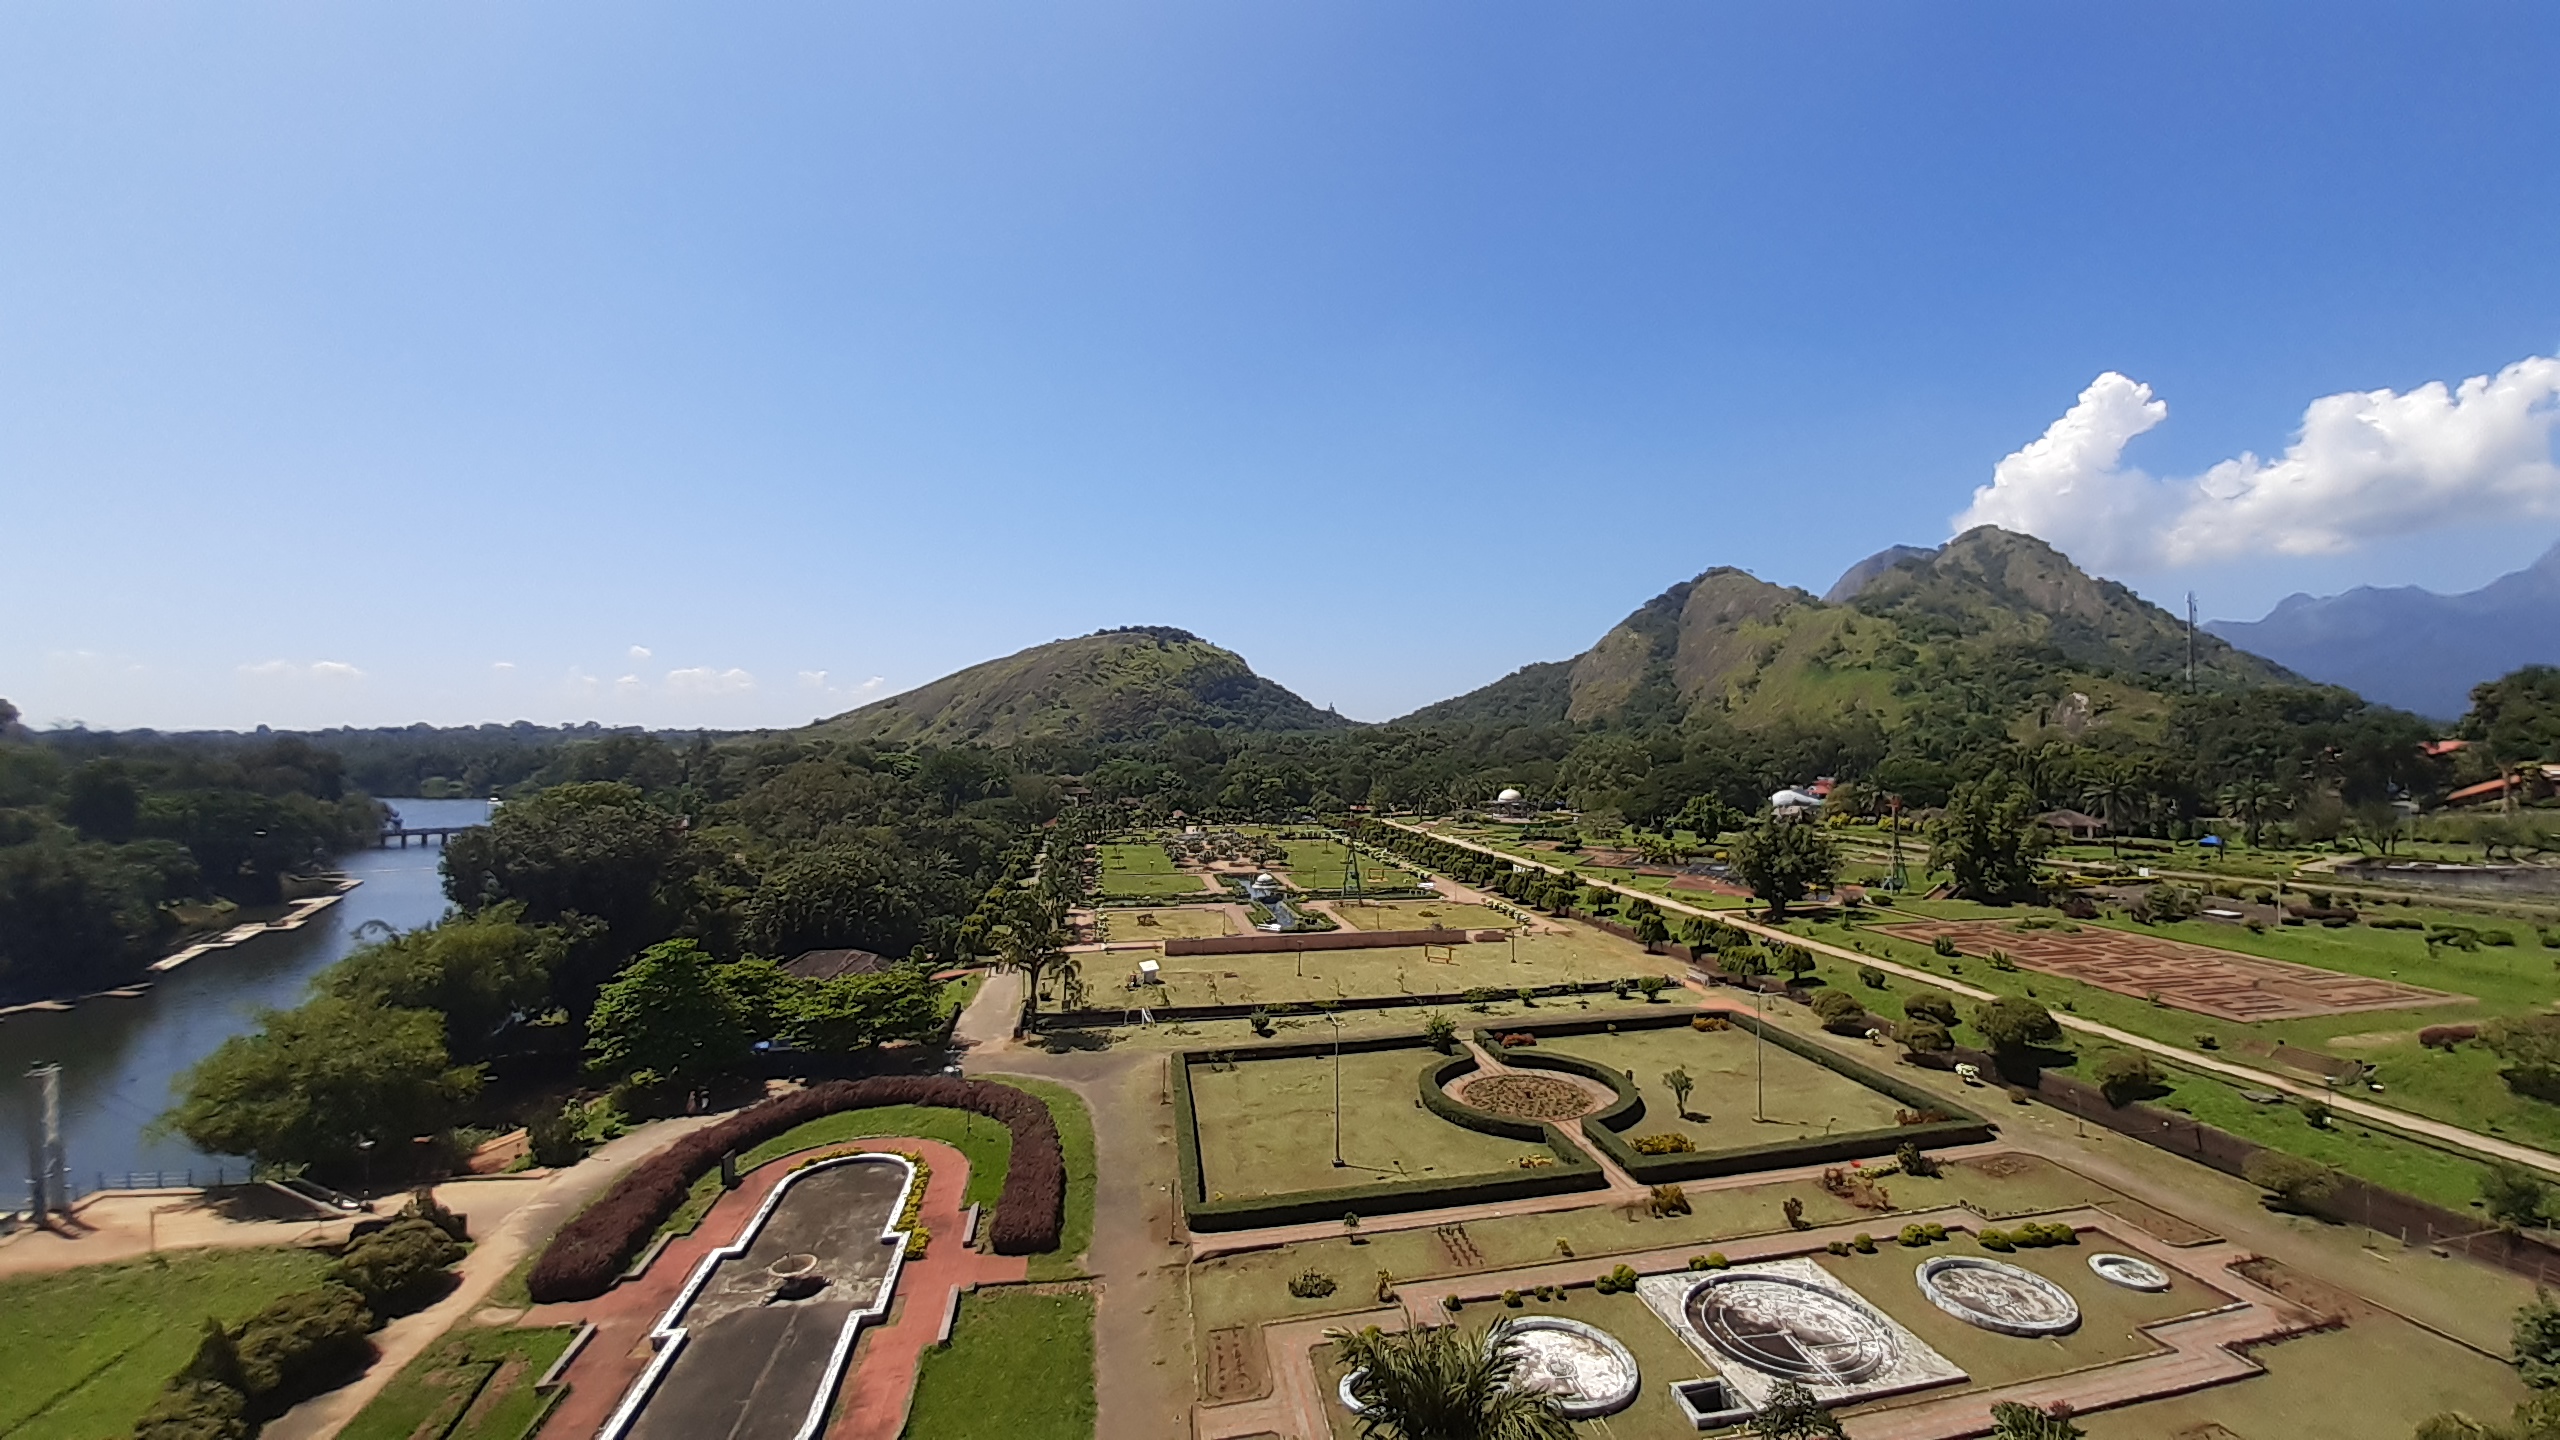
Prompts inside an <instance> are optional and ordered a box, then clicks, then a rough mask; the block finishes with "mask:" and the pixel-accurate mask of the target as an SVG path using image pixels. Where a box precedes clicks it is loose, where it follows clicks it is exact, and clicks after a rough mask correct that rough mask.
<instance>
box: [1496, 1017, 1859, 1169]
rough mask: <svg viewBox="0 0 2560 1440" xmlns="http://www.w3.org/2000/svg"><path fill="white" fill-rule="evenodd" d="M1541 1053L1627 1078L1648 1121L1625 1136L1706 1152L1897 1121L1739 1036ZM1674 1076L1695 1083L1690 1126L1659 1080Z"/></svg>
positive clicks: (1548, 1046)
mask: <svg viewBox="0 0 2560 1440" xmlns="http://www.w3.org/2000/svg"><path fill="white" fill-rule="evenodd" d="M1537 1048H1538V1049H1540V1050H1551V1051H1555V1052H1557V1053H1559V1054H1565V1055H1579V1056H1581V1057H1582V1058H1584V1059H1586V1060H1597V1061H1599V1062H1600V1063H1601V1064H1603V1065H1610V1066H1614V1067H1616V1068H1617V1069H1620V1070H1624V1071H1627V1072H1628V1073H1630V1074H1632V1075H1633V1076H1634V1077H1635V1082H1636V1088H1637V1090H1638V1091H1639V1092H1640V1093H1642V1095H1643V1096H1644V1118H1643V1119H1642V1120H1639V1121H1637V1122H1636V1124H1635V1126H1634V1128H1633V1129H1631V1130H1629V1131H1628V1132H1627V1134H1628V1136H1629V1138H1631V1139H1632V1138H1633V1137H1634V1136H1637V1135H1662V1134H1672V1133H1677V1134H1682V1135H1686V1136H1688V1137H1689V1139H1690V1141H1691V1142H1692V1143H1694V1144H1695V1145H1696V1146H1697V1147H1698V1149H1700V1150H1701V1151H1707V1152H1713V1151H1719V1150H1739V1149H1745V1148H1747V1147H1750V1146H1753V1145H1774V1144H1777V1143H1778V1142H1780V1141H1785V1140H1800V1139H1804V1138H1806V1137H1807V1136H1818V1135H1824V1134H1847V1133H1850V1132H1852V1131H1857V1130H1879V1129H1884V1128H1886V1127H1889V1126H1891V1125H1892V1124H1893V1123H1894V1121H1893V1115H1894V1111H1895V1110H1896V1109H1897V1108H1899V1107H1897V1106H1896V1104H1895V1103H1894V1101H1893V1100H1892V1098H1891V1097H1889V1096H1885V1095H1881V1094H1878V1093H1877V1092H1875V1091H1873V1090H1870V1089H1868V1088H1867V1087H1866V1086H1864V1085H1861V1084H1859V1083H1858V1082H1856V1081H1854V1080H1851V1079H1850V1078H1848V1077H1847V1076H1845V1075H1842V1074H1839V1073H1838V1072H1836V1071H1832V1070H1826V1069H1824V1068H1823V1067H1822V1066H1820V1065H1816V1064H1815V1063H1813V1062H1812V1061H1810V1060H1807V1059H1805V1058H1804V1057H1803V1056H1801V1055H1798V1054H1796V1053H1795V1052H1793V1051H1791V1050H1786V1049H1782V1048H1780V1047H1778V1046H1775V1045H1764V1044H1761V1043H1759V1041H1758V1040H1757V1038H1756V1037H1755V1036H1753V1035H1751V1034H1749V1033H1748V1032H1746V1031H1742V1030H1718V1031H1707V1032H1700V1031H1696V1030H1691V1029H1689V1028H1688V1027H1687V1026H1680V1027H1677V1028H1669V1029H1661V1030H1624V1031H1620V1032H1618V1033H1616V1034H1600V1035H1560V1036H1557V1037H1555V1038H1553V1039H1542V1040H1540V1041H1539V1042H1538V1046H1537ZM1763 1067H1765V1075H1766V1083H1765V1085H1763V1084H1762V1083H1761V1077H1762V1075H1763ZM1674 1069H1679V1070H1685V1071H1687V1072H1688V1074H1689V1077H1690V1078H1691V1079H1693V1080H1695V1081H1697V1082H1698V1088H1697V1089H1696V1090H1695V1091H1693V1092H1692V1093H1691V1094H1690V1096H1689V1116H1688V1117H1687V1118H1683V1117H1682V1116H1681V1114H1680V1111H1679V1107H1678V1106H1677V1105H1676V1104H1675V1103H1674V1102H1673V1099H1672V1095H1671V1091H1670V1090H1669V1088H1667V1087H1666V1086H1665V1085H1664V1084H1663V1082H1662V1077H1663V1076H1664V1075H1665V1074H1668V1073H1669V1072H1670V1071H1672V1070H1674ZM1763 1093H1765V1095H1766V1097H1767V1098H1766V1102H1765V1104H1766V1109H1765V1110H1764V1111H1763V1112H1761V1113H1763V1114H1765V1115H1766V1117H1767V1118H1766V1119H1765V1120H1756V1119H1755V1118H1754V1103H1755V1097H1757V1096H1759V1095H1761V1094H1763Z"/></svg>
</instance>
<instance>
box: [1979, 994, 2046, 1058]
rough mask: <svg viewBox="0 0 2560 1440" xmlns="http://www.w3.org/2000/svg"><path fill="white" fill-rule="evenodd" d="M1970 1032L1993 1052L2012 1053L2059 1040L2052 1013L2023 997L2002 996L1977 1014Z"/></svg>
mask: <svg viewBox="0 0 2560 1440" xmlns="http://www.w3.org/2000/svg"><path fill="white" fill-rule="evenodd" d="M1973 1028H1974V1029H1975V1030H1977V1031H1979V1032H1980V1033H1981V1035H1982V1038H1983V1039H1984V1040H1985V1041H1986V1042H1988V1043H1989V1044H1990V1046H1991V1047H1992V1048H1993V1049H1995V1050H2001V1051H2007V1052H2012V1053H2015V1052H2019V1051H2025V1050H2030V1049H2033V1048H2035V1047H2036V1046H2039V1045H2050V1044H2052V1043H2053V1042H2055V1041H2057V1040H2059V1039H2061V1038H2062V1026H2061V1025H2060V1024H2059V1023H2057V1022H2056V1021H2055V1020H2054V1018H2053V1012H2052V1011H2049V1010H2047V1009H2045V1008H2044V1007H2043V1006H2042V1005H2039V1004H2037V1003H2036V1002H2035V1001H2033V1000H2030V999H2027V998H2026V997H2025V996H2023V995H2004V996H2002V997H2001V998H1999V999H1997V1000H1994V1001H1992V1002H1991V1003H1990V1004H1988V1005H1985V1006H1983V1007H1982V1008H1981V1009H1979V1010H1976V1011H1975V1012H1974V1015H1973Z"/></svg>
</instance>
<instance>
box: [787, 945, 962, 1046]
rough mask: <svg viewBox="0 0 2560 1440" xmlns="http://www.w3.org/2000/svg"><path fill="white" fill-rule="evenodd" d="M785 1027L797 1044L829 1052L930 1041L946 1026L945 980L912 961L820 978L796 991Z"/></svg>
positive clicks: (789, 1038) (789, 1007)
mask: <svg viewBox="0 0 2560 1440" xmlns="http://www.w3.org/2000/svg"><path fill="white" fill-rule="evenodd" d="M783 1027H784V1028H783V1035H784V1038H786V1039H788V1040H789V1041H790V1042H791V1044H792V1046H793V1048H795V1049H799V1050H810V1051H816V1052H818V1053H821V1054H829V1055H845V1054H850V1053H852V1052H853V1051H856V1050H860V1049H864V1048H866V1047H869V1046H873V1045H878V1044H881V1043H882V1042H884V1041H889V1040H924V1039H928V1038H930V1037H932V1036H933V1035H936V1034H938V1033H940V1031H941V1029H942V983H941V982H940V981H938V980H936V979H934V978H933V976H932V975H931V974H929V973H927V972H926V971H925V970H924V969H923V968H922V967H919V966H914V965H893V966H891V967H889V968H888V969H886V970H883V971H881V972H880V973H878V974H876V975H845V976H841V977H838V978H837V979H834V980H821V981H817V982H815V983H813V984H810V985H806V986H804V987H802V988H800V989H799V990H798V991H797V992H796V993H795V994H794V995H793V997H792V999H791V1001H790V1002H789V1004H788V1006H787V1008H786V1014H785V1018H784V1021H783Z"/></svg>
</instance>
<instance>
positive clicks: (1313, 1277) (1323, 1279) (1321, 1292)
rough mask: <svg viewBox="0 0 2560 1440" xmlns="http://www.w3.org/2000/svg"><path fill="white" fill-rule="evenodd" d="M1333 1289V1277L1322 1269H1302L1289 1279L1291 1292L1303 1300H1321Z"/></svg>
mask: <svg viewBox="0 0 2560 1440" xmlns="http://www.w3.org/2000/svg"><path fill="white" fill-rule="evenodd" d="M1333 1291H1334V1284H1333V1277H1332V1276H1330V1275H1327V1274H1326V1273H1324V1272H1323V1271H1321V1270H1302V1271H1300V1272H1299V1273H1298V1274H1296V1275H1294V1276H1292V1277H1290V1280H1289V1293H1290V1294H1292V1295H1295V1296H1297V1297H1298V1298H1299V1299H1301V1300H1321V1299H1323V1298H1324V1297H1326V1296H1327V1295H1330V1294H1332V1293H1333Z"/></svg>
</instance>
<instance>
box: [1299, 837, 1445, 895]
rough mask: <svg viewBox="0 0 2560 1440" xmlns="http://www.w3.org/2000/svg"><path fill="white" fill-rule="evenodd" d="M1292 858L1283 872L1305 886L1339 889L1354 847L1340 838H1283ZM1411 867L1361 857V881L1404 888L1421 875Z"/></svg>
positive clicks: (1369, 885) (1385, 887)
mask: <svg viewBox="0 0 2560 1440" xmlns="http://www.w3.org/2000/svg"><path fill="white" fill-rule="evenodd" d="M1280 848H1281V849H1283V850H1285V851H1287V852H1288V854H1289V858H1288V860H1287V862H1286V863H1285V865H1284V867H1283V871H1282V873H1283V874H1284V875H1285V876H1286V877H1287V878H1288V881H1289V883H1290V884H1292V885H1295V886H1297V887H1298V888H1299V889H1301V890H1339V889H1341V888H1342V884H1343V877H1344V874H1345V873H1346V872H1347V871H1348V870H1349V868H1350V866H1349V860H1350V854H1351V852H1350V850H1349V849H1348V848H1347V847H1346V846H1344V845H1343V843H1342V842H1341V841H1339V840H1283V841H1281V842H1280ZM1419 878H1420V877H1419V876H1416V875H1414V874H1413V873H1412V872H1411V871H1408V870H1403V869H1400V868H1398V867H1396V866H1393V865H1389V864H1388V863H1387V862H1385V861H1384V860H1381V859H1379V858H1378V857H1376V856H1374V855H1363V856H1361V857H1360V883H1361V885H1362V886H1363V887H1365V888H1367V889H1371V890H1389V889H1402V888H1404V887H1406V886H1409V885H1411V884H1413V882H1414V881H1415V880H1417V879H1419Z"/></svg>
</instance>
